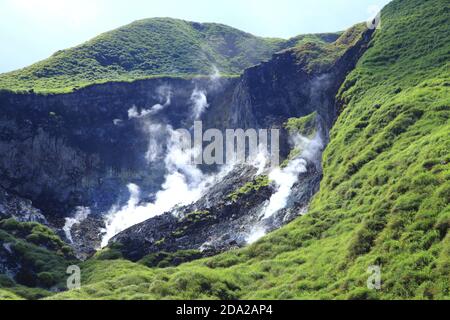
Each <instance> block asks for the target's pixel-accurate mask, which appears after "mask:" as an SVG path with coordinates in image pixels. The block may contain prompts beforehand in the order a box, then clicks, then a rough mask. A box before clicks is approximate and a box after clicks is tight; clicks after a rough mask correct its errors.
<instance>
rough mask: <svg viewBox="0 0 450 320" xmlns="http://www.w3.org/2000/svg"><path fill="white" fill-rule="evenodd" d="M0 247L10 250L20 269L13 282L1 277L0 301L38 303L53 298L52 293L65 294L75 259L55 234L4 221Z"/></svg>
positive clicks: (0, 223) (0, 228)
mask: <svg viewBox="0 0 450 320" xmlns="http://www.w3.org/2000/svg"><path fill="white" fill-rule="evenodd" d="M0 246H2V247H4V248H7V247H9V249H8V250H11V255H13V256H14V261H15V262H16V263H18V266H19V270H18V273H17V274H16V276H15V279H14V280H13V279H11V278H10V277H9V276H8V275H6V274H0V300H3V299H14V298H17V297H19V298H25V299H39V298H42V297H46V296H49V295H52V292H51V291H50V290H52V291H55V290H58V291H61V290H65V288H66V276H67V275H66V268H67V267H68V266H69V265H71V264H74V263H75V261H76V259H75V258H74V257H73V253H72V249H71V248H70V247H68V246H67V245H66V244H65V243H64V242H63V241H62V240H61V239H60V238H59V237H58V236H57V235H56V234H55V233H54V232H53V231H52V230H50V229H48V228H47V227H45V226H43V225H40V224H38V223H22V222H17V221H15V220H13V219H7V220H1V221H0ZM2 249H3V248H2ZM2 262H3V263H4V261H2Z"/></svg>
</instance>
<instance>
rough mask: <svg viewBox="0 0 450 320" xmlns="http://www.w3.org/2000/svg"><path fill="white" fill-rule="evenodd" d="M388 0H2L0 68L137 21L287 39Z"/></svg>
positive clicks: (351, 20) (345, 22)
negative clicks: (209, 25) (213, 25)
mask: <svg viewBox="0 0 450 320" xmlns="http://www.w3.org/2000/svg"><path fill="white" fill-rule="evenodd" d="M389 1H390V0H308V1H306V0H0V43H1V47H0V48H1V49H0V72H6V71H11V70H14V69H18V68H22V67H25V66H27V65H30V64H32V63H34V62H36V61H39V60H42V59H45V58H47V57H48V56H50V55H51V54H52V53H54V52H55V51H57V50H60V49H65V48H68V47H72V46H75V45H77V44H80V43H82V42H84V41H86V40H88V39H90V38H92V37H94V36H96V35H98V34H99V33H102V32H105V31H108V30H111V29H114V28H117V27H120V26H122V25H124V24H128V23H130V22H132V21H134V20H138V19H143V18H150V17H173V18H181V19H185V20H191V21H198V22H218V23H224V24H227V25H230V26H233V27H236V28H238V29H241V30H244V31H247V32H250V33H253V34H255V35H259V36H270V37H281V38H289V37H292V36H295V35H298V34H302V33H313V32H327V31H338V30H343V29H345V28H347V27H350V26H351V25H353V24H355V23H357V22H361V21H365V20H367V19H368V18H369V17H370V16H371V10H373V7H379V8H382V7H383V6H384V5H385V4H387V3H388V2H389Z"/></svg>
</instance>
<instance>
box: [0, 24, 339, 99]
mask: <svg viewBox="0 0 450 320" xmlns="http://www.w3.org/2000/svg"><path fill="white" fill-rule="evenodd" d="M336 37H337V34H336V33H334V34H318V35H305V36H298V37H295V38H292V39H289V40H283V39H272V38H261V37H256V36H253V35H251V34H248V33H245V32H242V31H240V30H237V29H234V28H231V27H228V26H225V25H221V24H215V23H206V24H199V23H194V22H188V21H182V20H176V19H169V18H155V19H146V20H140V21H136V22H134V23H131V24H129V25H127V26H124V27H122V28H119V29H116V30H113V31H110V32H107V33H104V34H102V35H100V36H98V37H96V38H94V39H92V40H90V41H88V42H86V43H84V44H82V45H80V46H77V47H74V48H71V49H67V50H62V51H58V52H56V53H55V54H54V55H53V56H51V57H50V58H48V59H46V60H44V61H41V62H38V63H36V64H34V65H32V66H30V67H27V68H24V69H22V70H18V71H14V72H10V73H6V74H3V75H0V89H9V90H15V91H22V90H30V89H33V90H34V91H39V92H57V93H59V92H68V91H72V90H73V89H76V88H79V87H83V86H86V85H89V84H91V83H102V82H106V81H131V80H136V79H143V78H148V77H154V76H181V77H186V76H194V75H208V74H211V73H213V72H214V67H217V68H218V69H219V70H220V72H221V73H223V74H225V75H226V74H230V75H232V74H239V73H241V71H242V70H243V69H245V68H247V67H249V66H252V65H254V64H258V63H260V62H261V61H262V60H265V59H268V58H270V57H271V55H272V54H273V53H275V52H276V51H279V50H282V49H286V48H288V47H291V46H295V45H297V44H299V43H302V42H303V41H304V40H305V39H308V41H315V42H318V43H325V42H330V41H331V42H332V41H334V40H335V39H336Z"/></svg>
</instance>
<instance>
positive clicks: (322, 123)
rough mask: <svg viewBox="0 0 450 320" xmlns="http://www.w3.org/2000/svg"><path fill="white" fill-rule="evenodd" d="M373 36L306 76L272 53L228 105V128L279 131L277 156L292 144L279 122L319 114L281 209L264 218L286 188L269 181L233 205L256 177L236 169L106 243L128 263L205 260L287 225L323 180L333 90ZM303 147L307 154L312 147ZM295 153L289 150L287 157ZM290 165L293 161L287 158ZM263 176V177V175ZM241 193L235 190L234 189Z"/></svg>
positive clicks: (291, 60)
mask: <svg viewBox="0 0 450 320" xmlns="http://www.w3.org/2000/svg"><path fill="white" fill-rule="evenodd" d="M370 37H371V31H370V30H368V31H365V32H363V33H362V34H361V35H360V38H359V39H358V40H357V41H355V43H354V45H353V46H351V47H350V48H349V49H348V50H346V51H345V52H344V53H343V55H342V56H341V57H340V58H338V59H336V61H335V62H334V63H333V64H332V65H331V66H330V67H329V68H324V69H323V70H320V71H319V72H313V73H310V72H307V71H306V70H305V65H304V64H302V63H300V62H299V61H298V59H297V58H296V55H295V52H294V51H293V50H287V51H285V52H282V53H280V54H276V55H275V56H274V57H273V59H272V60H270V61H268V62H266V63H262V64H261V65H258V66H255V67H253V68H250V69H248V70H246V71H245V72H244V74H243V76H242V77H241V79H240V81H239V82H238V83H237V85H236V87H235V89H234V92H233V95H232V96H231V100H230V107H229V110H230V111H229V113H228V118H227V119H226V121H224V122H222V123H223V124H225V127H228V128H244V129H246V128H278V129H281V130H282V134H281V150H280V151H281V154H282V156H283V157H287V156H288V154H289V153H290V151H291V149H292V141H290V139H289V135H288V132H287V131H286V130H285V127H284V124H285V123H286V121H287V120H288V119H289V118H292V117H303V116H306V115H309V114H311V113H314V112H316V113H317V114H318V116H317V119H318V121H317V122H316V126H317V127H316V131H315V132H316V137H315V139H318V140H319V142H318V145H316V146H315V147H316V149H315V150H313V151H311V152H310V154H307V153H303V154H300V156H297V157H294V158H297V160H298V159H300V160H302V161H304V162H300V163H297V164H296V168H295V166H293V167H294V169H297V170H298V167H299V166H302V165H303V166H304V168H303V170H298V171H294V173H293V174H294V175H295V180H296V181H295V183H293V185H292V186H290V193H289V196H288V198H287V201H286V204H285V205H284V206H283V207H282V208H281V209H280V210H278V211H276V212H275V213H274V214H273V215H271V216H268V217H267V216H264V212H265V211H267V207H270V205H271V201H272V199H273V198H272V197H273V196H274V195H275V194H276V193H277V192H279V189H281V188H283V186H282V185H277V184H276V183H268V184H267V185H262V186H260V188H254V189H253V190H250V191H249V192H246V193H244V194H240V196H238V197H236V198H235V199H234V200H233V199H230V195H232V194H233V191H235V192H236V190H239V188H242V187H243V186H244V188H245V186H246V184H247V186H248V184H249V183H250V184H255V182H254V179H258V177H257V174H256V169H255V168H253V167H251V166H244V167H236V168H235V169H234V170H233V171H231V172H230V173H229V174H228V175H227V176H226V177H225V178H224V179H223V180H221V181H220V182H219V183H218V184H216V185H215V186H214V187H212V188H210V189H209V190H208V192H207V193H206V194H205V195H204V196H203V197H202V198H201V199H200V200H199V201H197V202H196V203H194V204H192V205H189V206H186V207H182V208H175V209H174V210H173V211H171V212H168V213H166V214H164V215H162V216H158V217H155V218H152V219H150V220H148V221H145V222H144V223H141V224H139V225H136V226H134V227H132V228H130V229H128V230H126V231H124V232H122V233H120V234H119V235H117V236H116V237H114V238H113V239H112V240H111V242H110V243H111V244H114V245H116V246H117V245H118V247H120V250H121V251H122V253H123V254H124V255H125V257H127V258H129V259H132V260H138V259H140V258H142V257H143V256H144V255H146V254H152V253H156V252H161V251H164V252H177V251H186V250H198V251H199V252H200V255H203V256H208V255H211V254H216V253H219V252H222V251H225V250H229V249H231V248H234V247H241V246H244V245H246V244H247V243H249V242H251V241H254V240H256V239H257V238H258V236H260V235H259V234H258V233H262V234H265V233H266V232H269V231H272V230H274V229H276V228H279V227H280V226H281V225H283V224H286V223H288V222H289V221H292V220H293V219H294V218H296V217H297V216H298V215H300V214H302V213H304V212H306V210H307V207H308V204H309V202H310V200H311V198H312V196H313V195H314V194H315V193H316V192H317V191H318V189H319V184H320V180H321V174H322V172H321V163H320V159H321V153H322V150H323V148H324V147H325V145H326V143H327V140H328V132H329V130H330V129H331V126H332V124H333V122H334V120H335V118H336V105H335V101H334V97H335V96H336V93H337V90H338V89H339V87H340V85H341V84H342V82H343V81H344V79H345V76H346V75H347V74H348V72H350V71H351V70H352V68H353V67H354V66H355V64H356V62H357V61H358V59H359V57H360V56H361V55H362V53H363V52H364V50H365V49H366V47H367V45H368V42H369V40H370ZM218 114H220V112H217V110H214V109H212V110H210V112H209V113H208V114H206V116H205V119H208V121H209V123H217V122H218V121H217V120H216V119H217V115H218ZM310 147H311V146H307V147H306V148H310ZM291 154H292V152H291ZM291 160H293V159H291ZM260 177H261V176H260ZM238 193H239V191H238Z"/></svg>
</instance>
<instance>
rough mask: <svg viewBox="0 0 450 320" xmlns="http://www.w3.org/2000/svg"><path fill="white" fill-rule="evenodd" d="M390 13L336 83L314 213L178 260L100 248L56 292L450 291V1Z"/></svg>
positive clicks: (281, 294) (271, 294)
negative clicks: (109, 257)
mask: <svg viewBox="0 0 450 320" xmlns="http://www.w3.org/2000/svg"><path fill="white" fill-rule="evenodd" d="M382 24H383V26H382V29H381V30H379V31H377V32H376V35H375V38H374V40H373V43H372V44H371V47H370V49H369V50H368V52H367V53H366V54H365V55H364V56H363V58H362V59H361V61H360V62H359V64H358V66H357V68H356V69H355V70H354V71H353V72H352V74H351V75H350V76H349V77H348V79H347V81H346V83H345V84H344V85H343V87H342V89H341V91H340V93H339V95H338V99H339V101H340V102H341V104H342V110H341V114H340V116H339V119H338V121H337V123H336V125H335V127H334V129H333V131H332V133H331V142H330V144H329V146H328V148H327V149H326V152H325V154H324V180H323V182H322V184H321V191H320V192H319V194H318V195H317V196H316V197H315V199H314V200H313V202H312V204H311V207H310V212H309V213H308V214H307V215H305V216H303V217H301V218H299V219H297V220H296V221H294V222H293V223H291V224H289V225H288V226H286V227H284V228H282V229H280V230H278V231H276V232H274V233H272V234H270V235H268V236H267V237H265V238H263V239H262V240H260V241H259V242H257V243H256V244H253V245H251V246H249V247H248V248H245V249H241V250H236V251H231V252H227V253H225V254H222V255H219V256H216V257H212V258H208V259H203V260H199V261H195V262H191V263H187V264H183V265H181V266H178V267H171V268H165V269H158V268H146V267H145V266H142V265H139V264H133V263H131V262H128V261H124V260H120V259H119V260H113V261H107V262H105V261H100V260H91V261H88V262H86V263H85V264H84V265H83V285H84V286H83V287H82V289H81V290H77V291H71V292H67V293H64V294H60V295H56V296H54V297H53V298H57V299H62V298H64V299H74V298H75V299H76V298H82V299H87V298H112V299H167V298H191V299H201V298H221V299H224V298H228V299H229V298H246V299H248V298H250V299H251V298H257V299H275V298H276V299H283V298H285V299H298V298H306V299H310V298H320V299H325V298H337V299H349V298H352V299H371V298H374V299H414V298H419V299H428V298H433V299H449V298H450V285H449V277H450V275H449V270H450V235H449V233H448V229H449V226H450V206H449V199H450V165H449V162H450V124H449V116H450V109H449V108H450V92H449V84H450V79H449V78H450V77H449V64H448V61H449V49H450V48H449V45H450V38H449V37H450V34H449V32H448V25H449V7H448V2H447V1H444V0H430V1H426V2H425V1H422V0H408V1H407V0H394V1H393V2H392V3H391V4H389V5H388V6H387V7H386V8H385V10H384V11H383V15H382ZM371 265H380V266H381V272H382V273H381V277H382V288H381V290H379V291H376V290H369V289H367V286H366V281H367V279H368V277H369V275H370V274H368V273H367V269H368V267H369V266H371Z"/></svg>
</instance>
